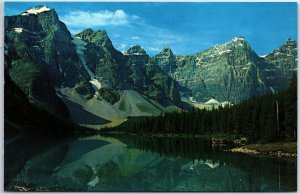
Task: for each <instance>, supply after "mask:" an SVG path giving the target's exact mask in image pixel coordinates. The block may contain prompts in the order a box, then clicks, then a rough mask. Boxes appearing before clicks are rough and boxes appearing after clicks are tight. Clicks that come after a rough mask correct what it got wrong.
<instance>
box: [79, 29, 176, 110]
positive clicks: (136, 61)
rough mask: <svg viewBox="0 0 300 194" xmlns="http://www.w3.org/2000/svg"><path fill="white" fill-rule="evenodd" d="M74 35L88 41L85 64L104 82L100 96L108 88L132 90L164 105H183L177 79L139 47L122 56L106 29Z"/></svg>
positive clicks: (102, 95) (96, 77)
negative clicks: (163, 69) (151, 59)
mask: <svg viewBox="0 0 300 194" xmlns="http://www.w3.org/2000/svg"><path fill="white" fill-rule="evenodd" d="M75 37H76V38H78V39H80V40H82V41H84V42H86V46H85V48H86V49H85V51H84V53H85V58H86V65H87V67H88V68H89V70H90V71H91V73H92V76H93V77H94V79H96V80H97V81H98V82H99V83H101V89H102V90H101V92H99V95H100V96H101V97H104V96H106V94H107V91H108V90H107V89H110V91H111V90H124V89H133V90H136V91H138V92H139V93H141V94H143V95H145V96H147V97H149V98H150V99H153V100H156V101H158V102H160V103H161V104H162V105H172V104H176V105H180V95H179V90H178V84H177V83H176V81H175V80H173V79H172V78H171V77H170V76H169V75H168V74H167V73H165V72H164V71H162V70H161V69H160V68H159V66H157V65H156V64H154V63H153V62H152V61H150V60H149V59H150V57H149V56H148V55H147V53H146V51H145V50H144V49H143V48H141V47H140V46H138V45H136V46H133V47H132V48H130V49H128V51H127V52H125V53H124V55H123V54H122V53H121V52H119V51H117V50H116V49H115V48H114V46H113V45H112V42H111V40H110V39H109V37H108V36H107V34H106V32H105V31H101V30H98V31H93V30H91V29H87V30H84V31H83V32H81V33H79V34H77V35H76V36H75ZM104 88H105V91H106V92H105V91H104ZM99 89H100V88H99ZM117 99H118V98H117ZM114 102H115V101H113V102H112V103H114Z"/></svg>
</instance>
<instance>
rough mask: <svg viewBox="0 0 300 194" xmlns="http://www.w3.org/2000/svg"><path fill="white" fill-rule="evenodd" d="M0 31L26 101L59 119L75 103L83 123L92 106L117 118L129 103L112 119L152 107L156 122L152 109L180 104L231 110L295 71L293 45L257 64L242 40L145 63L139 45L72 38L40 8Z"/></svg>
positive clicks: (165, 52)
mask: <svg viewBox="0 0 300 194" xmlns="http://www.w3.org/2000/svg"><path fill="white" fill-rule="evenodd" d="M4 23H5V45H4V48H5V51H4V52H5V69H6V70H7V71H8V74H9V75H10V77H11V79H12V80H13V81H14V82H15V83H16V84H17V85H18V86H19V87H20V88H21V89H22V90H23V92H24V93H25V94H26V95H27V97H28V98H29V99H36V100H37V101H40V102H41V103H44V104H46V105H47V106H49V107H54V109H57V110H61V111H62V112H65V111H66V110H63V109H65V108H62V107H60V105H59V104H61V103H63V102H64V103H65V104H67V105H70V104H73V103H75V104H76V103H77V104H78V105H79V106H78V107H81V109H84V111H88V112H89V113H87V117H86V118H87V119H88V120H89V119H92V120H90V121H93V119H94V118H93V116H91V115H90V114H92V115H95V116H99V115H97V111H95V110H93V107H92V106H90V105H89V104H91V103H95V104H98V105H99V106H98V105H97V106H98V107H99V108H101V106H102V105H103V108H104V107H110V108H109V109H111V110H112V111H113V112H115V111H117V112H118V111H119V110H115V109H116V107H118V108H120V107H122V106H121V104H124V103H125V104H126V103H127V102H125V101H126V100H127V101H128V104H127V105H126V110H128V111H126V110H125V111H123V113H121V112H122V111H121V112H118V113H116V114H115V113H112V115H116V116H117V117H118V115H121V116H120V118H124V117H126V116H132V115H134V116H139V115H141V116H142V115H143V116H144V115H149V114H148V113H147V111H138V112H139V114H135V113H134V112H132V111H130V109H132V110H134V109H136V110H137V107H138V106H139V105H138V104H135V103H133V102H134V101H132V99H131V98H134V99H140V100H139V101H143V102H146V101H147V102H150V103H147V107H148V108H149V109H150V110H153V111H152V113H155V115H157V114H159V113H163V112H164V111H166V110H165V109H162V108H157V107H156V105H155V104H156V103H158V104H159V105H160V106H163V107H168V106H174V105H175V106H178V107H181V108H183V107H185V108H186V105H185V104H184V102H183V101H182V99H181V98H184V99H192V100H193V102H203V103H204V102H206V101H209V100H210V99H216V100H217V101H219V102H222V101H229V102H234V103H236V102H239V101H241V100H243V99H247V98H250V97H251V96H255V95H262V94H264V93H267V92H276V91H278V90H280V89H282V88H285V87H287V85H288V81H289V78H290V76H291V75H292V72H294V71H295V70H296V67H297V62H296V58H297V44H296V42H295V41H293V40H291V39H288V40H287V41H286V42H285V43H284V44H283V45H282V46H281V47H279V48H278V49H275V50H274V51H273V52H271V53H269V54H268V55H266V56H265V57H260V56H258V55H257V54H256V52H255V51H254V50H252V48H251V46H250V45H249V43H248V42H247V40H246V39H245V38H243V37H234V38H233V39H232V40H230V41H228V42H226V43H224V44H217V45H215V46H213V47H211V48H208V49H206V50H203V51H200V52H198V53H195V54H193V55H177V54H174V53H173V51H172V49H171V48H170V47H168V46H165V47H163V48H162V50H161V51H160V52H158V53H157V54H156V55H155V56H153V57H151V56H149V55H148V54H147V52H146V51H145V50H144V49H143V48H142V47H141V46H140V45H134V46H132V47H131V48H129V49H128V50H127V51H126V52H124V53H121V52H120V51H118V50H117V49H116V48H115V47H114V45H113V43H112V41H111V40H110V38H109V36H108V34H107V32H106V31H105V30H93V29H91V28H88V29H85V30H83V31H82V32H80V33H77V34H75V35H71V33H70V32H69V30H68V28H67V26H66V25H65V24H64V23H63V22H62V21H60V20H59V16H58V15H57V13H56V11H55V10H54V9H50V8H48V7H46V6H37V7H34V8H30V9H28V10H27V11H25V12H23V13H21V14H20V15H16V16H5V22H4ZM25 64H26V65H25ZM285 64H287V65H285ZM31 70H32V71H31ZM33 70H35V71H33ZM28 72H29V73H30V72H31V73H32V74H29V73H28ZM24 80H25V81H24ZM65 88H66V89H65ZM124 91H127V92H125V93H124ZM47 92H48V93H47ZM64 92H65V93H64ZM74 92H75V93H76V94H75V93H74ZM62 96H65V97H63V98H62ZM74 96H78V98H82V100H79V99H78V98H77V97H76V99H74ZM138 96H139V97H138ZM72 99H73V100H74V101H73V102H72V103H71V102H69V101H68V100H72ZM124 99H125V101H124ZM142 99H144V100H145V101H144V100H142ZM121 101H123V102H124V103H123V102H122V103H121ZM152 101H153V102H154V104H153V103H151V102H152ZM116 104H117V105H116ZM113 106H115V107H114V108H113ZM69 110H72V107H70V106H69ZM76 111H78V110H76ZM76 111H75V112H76ZM79 112H80V111H79ZM81 112H82V111H81ZM126 112H128V113H129V112H130V114H128V115H126ZM150 112H151V111H150ZM99 114H103V115H105V114H104V113H102V112H101V111H100V112H99ZM109 114H110V113H108V115H109ZM88 115H90V116H88ZM71 117H72V118H76V119H77V120H79V121H80V122H81V118H79V117H77V115H75V116H74V114H72V113H71ZM99 118H101V117H99ZM102 118H103V117H102ZM103 119H105V121H104V120H103V122H106V121H109V118H108V117H107V118H103ZM114 119H115V118H114ZM101 122H102V121H101ZM101 122H100V123H101ZM79 124H80V123H79Z"/></svg>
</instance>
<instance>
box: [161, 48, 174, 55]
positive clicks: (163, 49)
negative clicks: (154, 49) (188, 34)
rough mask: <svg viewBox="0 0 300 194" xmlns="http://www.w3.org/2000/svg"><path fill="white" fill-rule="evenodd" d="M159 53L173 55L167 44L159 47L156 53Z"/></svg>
mask: <svg viewBox="0 0 300 194" xmlns="http://www.w3.org/2000/svg"><path fill="white" fill-rule="evenodd" d="M158 54H161V55H167V56H172V55H174V53H173V51H172V49H171V48H170V47H169V46H165V47H163V48H162V49H161V51H160V52H159V53H158Z"/></svg>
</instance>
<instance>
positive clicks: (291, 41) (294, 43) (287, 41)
mask: <svg viewBox="0 0 300 194" xmlns="http://www.w3.org/2000/svg"><path fill="white" fill-rule="evenodd" d="M284 45H287V46H291V47H294V48H296V47H297V42H296V41H295V40H293V39H291V38H288V39H287V40H286V41H285V43H284Z"/></svg>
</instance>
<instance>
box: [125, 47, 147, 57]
mask: <svg viewBox="0 0 300 194" xmlns="http://www.w3.org/2000/svg"><path fill="white" fill-rule="evenodd" d="M125 55H147V53H146V51H145V50H144V49H143V48H142V47H141V46H140V45H135V46H133V47H131V48H129V49H128V50H127V51H126V53H125Z"/></svg>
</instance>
